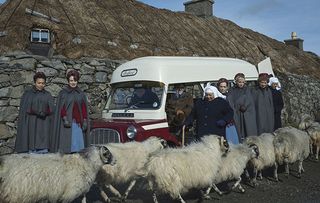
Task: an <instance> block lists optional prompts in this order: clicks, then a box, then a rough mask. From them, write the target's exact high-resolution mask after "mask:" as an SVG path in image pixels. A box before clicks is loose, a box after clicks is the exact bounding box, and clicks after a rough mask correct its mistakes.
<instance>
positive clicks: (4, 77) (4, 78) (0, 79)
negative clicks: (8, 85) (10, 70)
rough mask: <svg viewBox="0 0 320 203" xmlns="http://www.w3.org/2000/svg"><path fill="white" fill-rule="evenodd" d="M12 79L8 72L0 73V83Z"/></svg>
mask: <svg viewBox="0 0 320 203" xmlns="http://www.w3.org/2000/svg"><path fill="white" fill-rule="evenodd" d="M9 81H10V77H9V76H8V75H6V74H1V75H0V83H3V82H9Z"/></svg>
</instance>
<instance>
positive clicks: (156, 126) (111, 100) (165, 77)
mask: <svg viewBox="0 0 320 203" xmlns="http://www.w3.org/2000/svg"><path fill="white" fill-rule="evenodd" d="M257 70H258V69H257V67H256V66H254V65H252V64H250V63H248V62H246V61H244V60H240V59H234V58H217V57H167V56H163V57H162V56H159V57H153V56H152V57H151V56H150V57H142V58H137V59H134V60H132V61H129V62H126V63H124V64H122V65H120V66H119V67H118V68H117V69H116V70H115V71H114V72H113V74H112V79H111V82H110V85H111V92H110V95H109V96H108V99H107V103H106V106H105V109H104V110H103V112H102V119H101V120H94V121H93V122H92V125H91V137H92V143H93V144H105V143H109V142H127V141H130V140H136V141H142V140H145V139H147V138H148V137H150V136H158V137H161V138H163V139H165V140H167V142H168V143H170V144H172V145H180V140H179V139H178V138H177V136H176V135H174V134H172V133H171V132H170V131H169V125H168V122H167V114H166V100H167V98H168V96H169V95H170V94H172V93H173V86H174V85H175V84H180V83H183V84H184V85H185V86H186V89H187V91H188V92H189V93H190V94H192V96H193V98H194V100H196V99H199V98H202V96H203V89H204V85H205V84H206V83H207V82H216V81H217V80H218V79H220V78H222V77H223V78H227V79H228V80H230V82H231V81H233V78H234V76H235V75H236V74H237V73H239V72H242V73H244V74H245V76H246V80H247V81H249V83H250V81H256V80H257V78H258V71H257ZM141 88H143V89H145V90H147V91H149V94H153V95H157V97H158V98H157V99H156V100H154V101H146V102H144V104H145V105H139V104H141V103H132V100H133V95H134V92H135V91H137V90H138V89H141Z"/></svg>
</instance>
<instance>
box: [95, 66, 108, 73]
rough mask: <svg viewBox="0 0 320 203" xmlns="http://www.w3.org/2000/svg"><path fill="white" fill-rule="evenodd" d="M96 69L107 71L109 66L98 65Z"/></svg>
mask: <svg viewBox="0 0 320 203" xmlns="http://www.w3.org/2000/svg"><path fill="white" fill-rule="evenodd" d="M96 70H97V71H100V72H107V71H108V68H107V66H96Z"/></svg>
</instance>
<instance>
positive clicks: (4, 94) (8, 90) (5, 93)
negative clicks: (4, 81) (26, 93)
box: [0, 87, 12, 98]
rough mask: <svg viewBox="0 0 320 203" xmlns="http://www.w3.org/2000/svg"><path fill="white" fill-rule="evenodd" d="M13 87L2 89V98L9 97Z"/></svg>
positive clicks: (0, 92) (0, 93)
mask: <svg viewBox="0 0 320 203" xmlns="http://www.w3.org/2000/svg"><path fill="white" fill-rule="evenodd" d="M11 90H12V87H5V88H1V89H0V98H2V97H9V94H10V92H11Z"/></svg>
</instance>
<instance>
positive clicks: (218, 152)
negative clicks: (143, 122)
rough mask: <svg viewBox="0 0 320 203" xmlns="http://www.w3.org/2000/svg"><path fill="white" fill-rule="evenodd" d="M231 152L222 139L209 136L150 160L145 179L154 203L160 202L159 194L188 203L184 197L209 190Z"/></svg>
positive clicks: (160, 153) (166, 150)
mask: <svg viewBox="0 0 320 203" xmlns="http://www.w3.org/2000/svg"><path fill="white" fill-rule="evenodd" d="M228 148H229V146H228V143H227V141H226V140H224V138H223V137H220V136H217V135H208V136H204V137H202V139H201V141H200V142H194V143H191V144H190V145H188V146H186V147H184V148H175V149H165V150H162V151H160V152H158V153H156V154H153V155H152V156H150V159H149V162H148V163H147V165H146V170H147V176H146V178H147V180H148V182H149V186H150V189H151V190H152V191H153V200H154V202H158V200H157V192H161V193H167V194H169V195H170V196H171V197H172V198H173V199H179V200H180V202H185V201H184V200H183V198H182V197H181V194H182V193H185V192H187V191H188V190H189V189H190V188H204V187H208V186H210V185H211V184H212V183H213V180H214V178H215V176H216V174H217V172H218V170H219V168H220V165H221V157H222V155H224V154H225V153H226V152H227V150H228Z"/></svg>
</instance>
